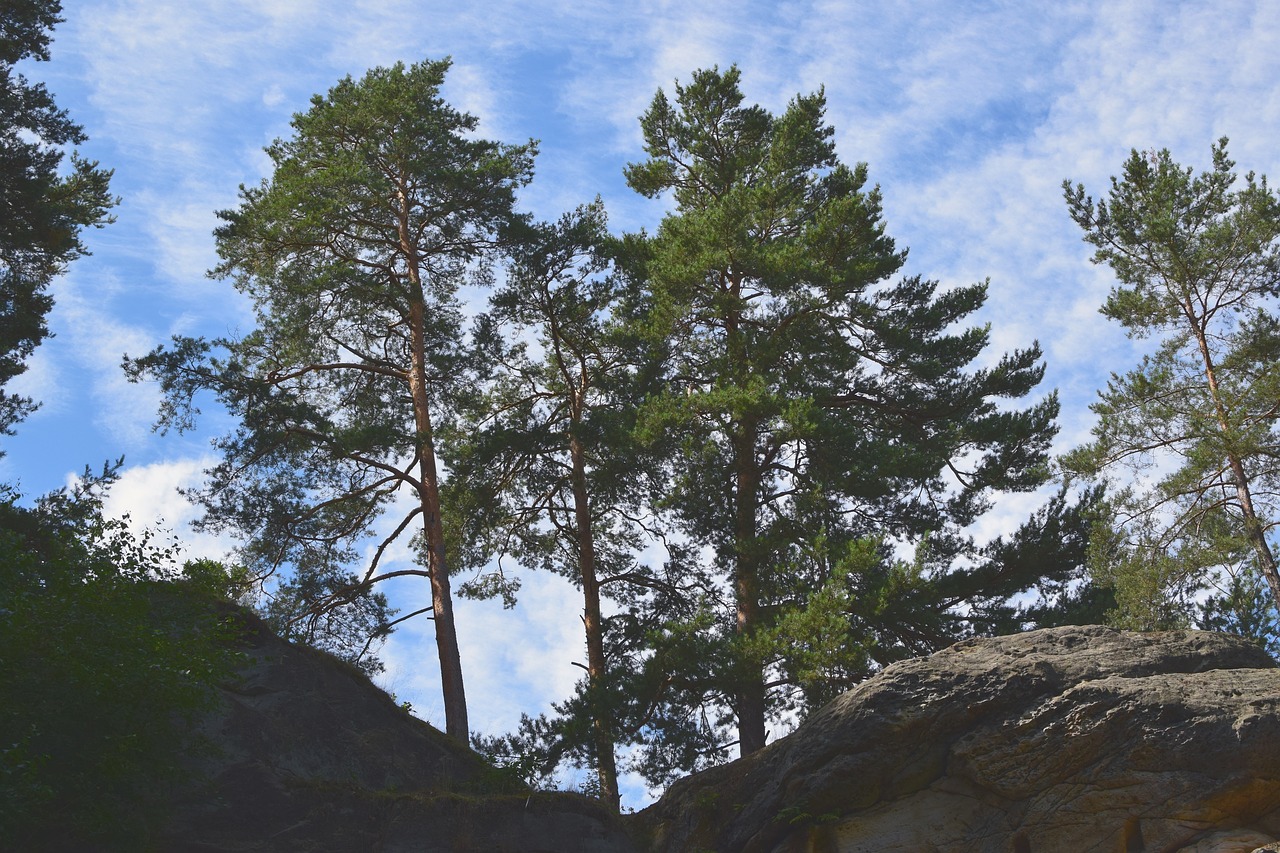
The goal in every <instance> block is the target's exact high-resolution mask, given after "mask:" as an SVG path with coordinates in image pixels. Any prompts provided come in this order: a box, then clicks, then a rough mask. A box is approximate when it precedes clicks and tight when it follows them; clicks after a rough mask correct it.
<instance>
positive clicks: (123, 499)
mask: <svg viewBox="0 0 1280 853" xmlns="http://www.w3.org/2000/svg"><path fill="white" fill-rule="evenodd" d="M214 461H215V460H214V459H213V458H212V457H207V456H206V457H200V458H189V459H175V460H172V461H165V462H153V463H151V464H148V465H137V466H133V467H127V468H125V469H124V470H123V471H122V472H121V475H120V479H119V480H118V481H117V482H116V483H115V484H114V485H113V486H112V488H111V491H110V492H109V493H108V495H107V499H106V501H105V502H104V504H103V511H104V513H105V514H106V516H107V517H108V518H125V517H126V516H127V517H128V519H129V527H130V529H131V530H132V531H133V532H134V533H141V532H142V531H144V530H164V531H171V532H172V533H174V534H175V535H176V536H177V539H178V541H179V543H180V544H181V554H180V555H179V558H178V559H179V561H181V560H184V559H196V558H200V557H207V558H209V559H215V560H219V559H223V558H224V557H225V556H226V555H227V554H228V553H229V552H230V551H231V550H232V548H233V547H234V543H233V542H232V540H230V539H229V538H227V537H223V536H215V535H213V534H209V533H197V532H196V531H195V530H193V529H192V527H191V524H192V522H193V521H195V520H196V519H197V518H198V517H199V516H200V510H199V509H198V508H197V507H196V506H195V505H193V504H192V503H190V502H189V501H187V499H186V498H184V497H183V496H182V494H181V492H180V491H179V490H180V489H191V488H195V487H198V486H199V485H200V484H201V483H203V482H204V471H205V469H206V468H208V467H210V466H211V465H212V464H213V463H214Z"/></svg>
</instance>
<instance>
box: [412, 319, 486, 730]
mask: <svg viewBox="0 0 1280 853" xmlns="http://www.w3.org/2000/svg"><path fill="white" fill-rule="evenodd" d="M424 313H425V307H424V306H423V304H422V301H421V300H416V301H415V302H414V304H413V305H412V306H411V310H410V320H411V323H412V325H413V332H412V335H413V369H412V371H411V372H410V377H409V387H410V393H411V394H412V396H413V417H414V424H415V426H416V427H417V430H418V453H419V456H420V457H421V458H420V460H419V463H418V470H419V477H420V480H421V486H420V488H419V493H418V499H419V501H420V502H421V505H422V516H423V518H422V533H423V536H424V537H425V538H426V543H427V570H428V571H429V572H430V575H431V612H432V616H433V617H434V621H435V628H436V650H437V652H438V653H439V656H440V690H441V692H442V693H443V697H444V730H445V733H446V734H448V735H449V736H450V737H452V738H454V739H455V740H458V741H461V742H462V743H464V744H465V743H469V740H470V734H471V733H470V729H469V727H468V724H467V696H466V690H465V688H464V687H463V683H462V658H461V655H460V654H459V652H458V633H457V629H456V627H455V626H454V621H453V593H452V591H451V589H450V585H449V564H448V560H447V559H446V554H445V548H444V525H443V523H442V520H441V518H440V481H439V477H438V475H437V471H436V453H435V445H434V442H433V439H432V430H431V408H430V405H429V402H428V398H427V387H426V360H425V352H426V347H425V342H424V340H423V328H424V326H423V323H424V320H425V317H424Z"/></svg>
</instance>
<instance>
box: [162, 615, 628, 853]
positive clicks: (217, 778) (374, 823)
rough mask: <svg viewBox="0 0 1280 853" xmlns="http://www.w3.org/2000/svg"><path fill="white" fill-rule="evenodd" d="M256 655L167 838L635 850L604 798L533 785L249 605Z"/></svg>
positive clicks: (235, 687) (233, 690) (207, 847)
mask: <svg viewBox="0 0 1280 853" xmlns="http://www.w3.org/2000/svg"><path fill="white" fill-rule="evenodd" d="M238 618H240V619H242V620H243V621H244V624H245V632H244V635H243V650H244V652H245V661H244V665H243V666H242V667H241V669H240V672H239V674H238V677H237V678H236V679H235V680H234V681H233V682H232V683H231V684H229V685H228V686H227V687H225V688H224V689H223V691H222V694H223V695H222V696H221V701H220V702H219V705H218V708H217V709H216V710H215V711H214V712H213V713H211V714H210V715H209V717H208V718H207V720H206V721H205V724H204V729H205V734H206V736H207V740H208V743H209V746H210V749H209V750H207V751H206V752H207V754H203V755H200V756H197V757H195V758H194V759H193V760H192V767H191V770H192V775H193V778H198V779H200V780H202V781H200V782H199V783H198V784H195V785H193V786H192V787H190V788H188V789H186V790H184V791H180V792H175V800H176V803H175V809H174V813H173V817H172V820H171V822H170V824H169V826H168V828H167V830H166V832H165V834H164V836H163V837H162V838H160V839H159V840H158V842H157V843H156V844H155V845H154V847H155V849H158V850H164V851H192V853H197V851H199V852H200V853H222V851H226V853H230V851H245V852H246V853H247V851H273V853H275V851H282V852H283V851H299V853H301V851H307V853H354V851H362V853H363V851H379V853H398V852H399V851H404V853H409V851H412V853H436V851H440V853H445V851H449V853H455V851H495V853H502V851H510V853H535V851H538V852H539V853H623V852H624V851H627V853H629V852H630V851H634V850H636V849H637V848H636V847H635V845H634V844H633V843H632V842H631V840H630V838H629V837H628V835H627V833H626V832H625V831H624V829H623V827H622V825H621V822H620V820H619V818H618V817H617V816H616V815H613V814H611V813H609V812H608V810H606V809H605V808H604V807H603V806H601V805H600V804H599V803H598V802H596V801H595V800H592V799H589V798H586V797H582V796H578V795H575V794H568V793H553V792H539V793H530V792H528V791H522V790H519V786H518V785H517V784H513V782H512V780H510V779H509V778H504V777H503V776H502V775H501V774H500V773H497V772H495V771H494V770H493V769H492V768H490V767H488V766H487V765H486V764H485V763H484V762H482V761H481V760H480V759H479V758H478V757H477V756H476V755H475V754H474V753H472V752H471V751H470V750H468V749H466V748H464V747H462V746H460V745H459V744H457V743H455V742H453V741H452V740H450V739H449V738H447V737H445V735H444V734H443V733H441V732H440V731H438V730H436V729H434V728H433V727H431V726H429V725H427V724H426V723H424V722H422V721H420V720H418V719H416V718H414V717H412V716H411V715H410V714H409V713H408V712H407V711H405V710H403V709H401V708H400V707H398V706H397V705H396V704H395V702H394V701H393V700H392V699H391V697H389V696H388V695H387V694H386V693H384V692H382V691H381V690H379V689H378V688H377V687H375V686H374V685H373V684H371V683H370V682H369V680H368V679H367V678H366V677H365V676H364V675H363V674H362V673H360V672H359V671H358V670H356V669H355V668H353V667H349V666H347V665H345V664H343V663H342V662H340V661H338V660H336V659H334V658H332V657H330V656H329V655H326V654H323V653H321V652H317V651H314V650H312V649H308V648H305V647H301V646H296V645H291V644H289V643H286V642H284V641H283V640H281V639H279V638H278V637H276V636H275V635H274V634H272V633H271V632H270V631H269V630H268V629H267V628H266V627H265V626H264V625H263V624H262V623H261V622H259V621H258V620H256V619H255V618H253V617H252V616H248V615H247V614H242V615H241V616H240V617H238Z"/></svg>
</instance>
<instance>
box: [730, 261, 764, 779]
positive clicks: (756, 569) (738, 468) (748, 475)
mask: <svg viewBox="0 0 1280 853" xmlns="http://www.w3.org/2000/svg"><path fill="white" fill-rule="evenodd" d="M726 284H727V287H728V291H729V294H730V295H731V296H732V298H733V299H735V300H737V299H739V298H740V297H741V294H742V281H741V278H740V277H739V276H737V275H735V274H734V273H732V272H730V273H729V274H728V276H727V281H726ZM740 321H741V315H740V313H739V312H738V311H737V310H736V309H735V310H731V311H730V312H729V314H728V316H727V317H726V323H725V338H726V340H725V344H726V347H727V351H726V353H727V355H728V357H729V369H730V371H731V372H732V374H733V376H734V381H735V383H736V384H737V385H738V387H739V388H743V389H745V388H746V386H747V382H748V379H749V373H750V365H749V364H748V358H747V355H748V354H747V346H746V342H745V341H744V340H743V336H742V330H741V327H740ZM731 430H732V434H731V436H730V441H731V443H732V446H733V476H734V496H735V504H734V521H733V547H734V578H733V588H734V598H735V604H736V607H737V622H736V624H735V626H734V630H735V633H736V635H737V638H738V640H739V643H740V644H743V645H745V643H744V642H743V641H746V640H749V639H750V638H751V637H752V635H754V634H755V632H756V630H757V629H758V628H759V621H760V615H759V614H760V609H759V608H760V565H759V563H760V557H759V548H758V546H757V542H756V540H757V537H758V535H759V531H758V530H757V529H756V522H757V519H756V500H757V496H758V493H759V491H760V472H759V469H758V468H757V466H756V423H755V421H754V420H753V419H751V418H750V417H744V416H738V417H735V418H734V420H733V425H732V427H731ZM738 667H739V669H738V676H737V679H736V680H737V685H736V689H735V691H734V703H735V704H736V705H737V712H738V751H739V754H740V755H743V756H747V755H750V754H751V753H753V752H756V751H758V750H760V749H763V748H764V741H765V737H766V732H765V727H764V717H765V689H764V671H763V669H762V667H763V663H762V662H760V661H756V660H754V659H752V658H750V657H748V656H743V657H742V658H741V659H740V660H739V662H738Z"/></svg>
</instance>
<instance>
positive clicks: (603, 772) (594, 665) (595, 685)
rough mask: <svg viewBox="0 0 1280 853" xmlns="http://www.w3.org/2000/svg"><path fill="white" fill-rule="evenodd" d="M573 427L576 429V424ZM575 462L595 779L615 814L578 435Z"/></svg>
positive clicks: (591, 538) (573, 444)
mask: <svg viewBox="0 0 1280 853" xmlns="http://www.w3.org/2000/svg"><path fill="white" fill-rule="evenodd" d="M574 426H575V427H576V426H577V423H576V422H575V424H574ZM569 453H570V457H571V462H572V474H571V477H572V481H573V511H574V523H575V524H576V525H577V529H578V568H579V570H580V571H581V573H582V597H583V608H582V624H583V627H584V628H585V629H586V633H587V684H588V687H587V693H588V695H589V696H590V697H591V703H592V705H591V728H592V735H593V738H594V740H595V747H596V776H597V778H598V779H599V780H600V799H601V800H603V801H604V802H605V803H606V804H608V806H609V807H610V808H612V809H613V810H614V811H618V810H619V808H620V807H621V797H620V794H619V791H618V763H617V759H616V758H615V756H614V739H613V729H612V726H611V725H610V721H609V718H608V716H607V713H608V712H607V709H606V708H605V706H604V702H603V699H604V696H603V695H602V694H603V692H604V679H605V676H606V674H607V666H608V664H607V662H606V660H605V655H604V626H603V623H602V621H601V617H600V580H599V578H598V576H597V574H596V549H595V534H594V533H593V531H592V527H591V508H590V504H589V501H588V498H589V496H588V494H587V471H586V454H585V452H584V450H583V447H582V442H581V440H580V439H579V438H578V436H577V435H576V434H572V435H570V437H569Z"/></svg>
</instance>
